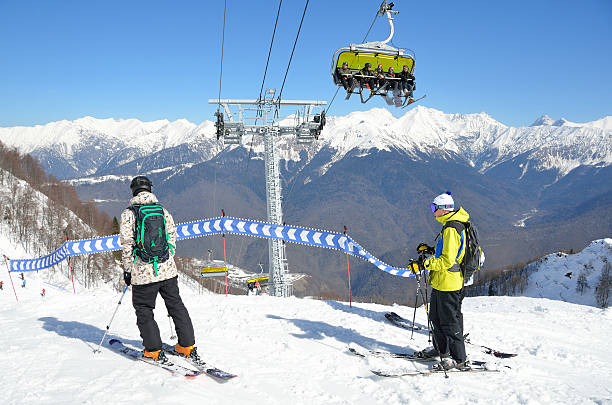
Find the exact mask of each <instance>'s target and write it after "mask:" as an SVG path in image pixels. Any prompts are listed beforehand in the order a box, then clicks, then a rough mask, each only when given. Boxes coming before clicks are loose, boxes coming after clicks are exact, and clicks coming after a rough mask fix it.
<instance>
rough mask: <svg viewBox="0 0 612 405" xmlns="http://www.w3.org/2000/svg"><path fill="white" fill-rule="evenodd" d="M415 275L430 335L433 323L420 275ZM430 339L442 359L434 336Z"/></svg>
mask: <svg viewBox="0 0 612 405" xmlns="http://www.w3.org/2000/svg"><path fill="white" fill-rule="evenodd" d="M415 277H417V283H418V285H419V292H420V293H421V299H422V300H423V306H424V307H425V312H426V313H427V328H428V329H429V334H430V336H431V334H432V330H433V324H432V323H431V318H430V317H429V310H428V309H427V301H425V296H424V294H423V289H422V287H421V283H420V276H419V275H418V274H415ZM426 279H427V278H426ZM425 281H426V282H427V280H425ZM425 291H427V287H426V289H425ZM432 340H433V346H434V348H435V349H436V351H437V352H438V354H439V355H440V359H442V357H441V356H442V354H441V353H440V349H439V348H438V344H437V343H436V337H435V336H434V337H433V339H432ZM442 370H444V378H448V373H447V372H446V369H445V368H444V367H442Z"/></svg>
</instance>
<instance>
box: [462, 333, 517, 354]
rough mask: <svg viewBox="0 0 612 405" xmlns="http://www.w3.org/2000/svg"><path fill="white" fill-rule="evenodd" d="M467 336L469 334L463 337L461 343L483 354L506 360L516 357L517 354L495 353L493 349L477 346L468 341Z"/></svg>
mask: <svg viewBox="0 0 612 405" xmlns="http://www.w3.org/2000/svg"><path fill="white" fill-rule="evenodd" d="M468 335H469V333H466V334H465V335H463V341H464V342H465V343H467V344H469V345H472V346H477V347H480V348H481V349H482V351H483V353H486V354H490V355H492V356H495V357H498V358H500V359H508V358H510V357H516V356H518V354H517V353H504V352H500V351H497V350H495V349H491V348H490V347H487V346H483V345H479V344H476V343H472V342H471V341H470V339H469V338H468Z"/></svg>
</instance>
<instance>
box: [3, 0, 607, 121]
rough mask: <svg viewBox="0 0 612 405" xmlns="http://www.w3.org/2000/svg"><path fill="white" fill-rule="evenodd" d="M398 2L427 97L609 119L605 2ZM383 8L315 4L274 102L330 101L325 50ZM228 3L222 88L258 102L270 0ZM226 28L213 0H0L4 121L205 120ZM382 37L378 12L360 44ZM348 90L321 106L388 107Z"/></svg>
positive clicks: (399, 22) (356, 32) (438, 103)
mask: <svg viewBox="0 0 612 405" xmlns="http://www.w3.org/2000/svg"><path fill="white" fill-rule="evenodd" d="M395 3H396V7H395V8H396V9H397V10H399V11H400V14H399V15H398V16H397V17H396V20H395V23H396V33H395V36H394V38H393V43H394V44H395V45H397V46H398V47H404V48H410V49H414V50H415V51H416V70H415V74H416V78H417V91H416V95H422V94H424V93H426V94H427V98H426V99H425V100H423V102H422V104H423V105H425V106H428V107H432V108H436V109H439V110H442V111H444V112H447V113H478V112H481V111H484V112H486V113H488V114H490V115H491V116H492V117H493V118H495V119H497V120H499V121H501V122H503V123H504V124H507V125H514V126H519V125H529V124H530V123H531V122H533V121H534V120H535V119H536V118H538V117H539V116H540V115H542V114H548V115H550V116H551V117H553V118H555V119H556V118H560V117H565V118H566V119H568V120H570V121H575V122H585V121H592V120H595V119H598V118H601V117H603V116H606V115H612V1H609V0H584V1H580V2H578V1H563V0H558V1H549V0H541V1H522V0H515V1H511V2H497V1H490V0H489V1H479V0H474V1H470V0H467V1H462V2H457V1H431V0H411V1H407V0H397V1H395ZM253 4H256V5H257V7H254V6H253ZM379 4H380V1H379V0H369V1H362V0H352V1H349V2H339V1H327V0H311V1H310V4H309V7H308V10H307V13H306V17H305V19H304V24H303V27H302V32H301V34H300V38H299V40H298V45H297V48H296V52H295V54H294V57H293V61H292V64H291V67H290V70H289V75H288V77H287V82H286V84H285V88H284V90H283V98H284V99H319V100H327V101H330V100H331V98H332V97H333V95H334V93H335V90H336V88H335V86H334V85H333V83H332V80H331V76H330V65H331V58H332V55H333V53H334V52H335V50H336V49H338V48H340V47H343V46H347V45H348V44H349V43H359V42H361V40H362V39H363V37H364V35H365V33H366V31H367V30H368V27H369V26H370V24H371V22H372V19H373V18H374V15H375V12H376V9H377V7H378V5H379ZM227 5H228V9H227V26H226V35H225V51H224V62H223V63H224V65H223V80H222V89H221V90H222V92H221V95H222V97H224V98H257V96H258V95H259V90H260V87H261V84H262V79H263V73H264V68H265V62H266V57H267V55H268V49H269V45H270V39H271V36H272V30H273V27H274V19H275V16H276V10H277V7H278V1H276V0H274V1H259V2H251V1H238V0H227ZM304 5H305V1H297V0H285V1H284V2H283V6H282V8H281V13H280V19H279V26H278V28H277V34H276V38H275V43H274V48H273V50H272V57H271V60H270V67H269V70H268V74H267V79H266V83H265V85H266V86H265V87H276V88H280V86H281V84H282V80H283V76H284V73H285V69H286V67H287V63H288V61H289V55H290V52H291V48H292V46H293V41H294V39H295V35H296V33H297V28H298V25H299V21H300V18H301V15H302V12H303V9H304ZM222 23H223V1H215V2H212V1H174V2H170V1H121V2H120V1H111V0H107V1H67V0H62V1H17V0H1V1H0V50H1V52H2V54H1V55H2V56H1V57H0V126H14V125H35V124H44V123H47V122H50V121H58V120H62V119H68V120H73V119H76V118H79V117H83V116H86V115H90V116H93V117H97V118H108V117H113V118H138V119H141V120H146V121H150V120H156V119H169V120H176V119H179V118H186V119H188V120H189V121H192V122H195V123H200V122H202V121H203V120H206V119H208V120H212V119H213V112H214V111H215V110H216V107H215V106H213V105H209V104H208V99H209V98H217V97H218V93H219V71H220V55H221V31H222ZM388 32H389V28H388V24H387V23H386V21H385V20H384V19H383V18H378V20H377V21H376V24H375V25H374V28H373V29H372V31H371V32H370V34H369V36H368V40H382V39H385V38H386V37H387V35H388ZM353 98H354V99H355V100H351V101H348V102H347V101H345V100H344V97H343V96H342V94H339V95H338V97H337V98H336V100H335V101H334V103H333V105H332V107H331V109H330V111H329V113H330V114H332V115H344V114H348V113H349V112H351V111H355V110H367V109H370V108H373V107H386V104H385V103H384V101H383V100H372V101H371V102H369V103H368V104H365V105H362V104H361V103H359V102H358V101H357V97H353ZM388 108H390V109H393V107H388ZM392 111H393V113H394V114H396V115H401V114H403V113H405V112H406V110H398V111H395V110H394V109H393V110H392Z"/></svg>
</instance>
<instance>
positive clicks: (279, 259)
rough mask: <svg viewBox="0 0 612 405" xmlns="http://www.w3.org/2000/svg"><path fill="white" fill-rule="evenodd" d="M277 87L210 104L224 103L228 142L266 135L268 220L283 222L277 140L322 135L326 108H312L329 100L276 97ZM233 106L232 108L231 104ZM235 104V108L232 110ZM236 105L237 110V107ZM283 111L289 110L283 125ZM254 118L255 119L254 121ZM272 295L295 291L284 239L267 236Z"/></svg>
mask: <svg viewBox="0 0 612 405" xmlns="http://www.w3.org/2000/svg"><path fill="white" fill-rule="evenodd" d="M274 95H275V89H268V90H266V93H265V96H264V98H263V99H256V100H247V99H216V100H215V99H211V100H208V102H209V104H219V105H220V106H223V111H224V112H225V115H226V116H224V114H223V112H221V111H217V112H216V113H215V116H216V121H217V122H216V124H215V128H216V135H217V139H220V138H223V142H224V143H225V144H240V142H241V140H242V137H243V136H244V135H247V134H250V135H252V136H256V135H261V136H263V142H264V159H265V172H266V202H267V215H268V222H270V223H273V224H278V225H282V224H283V211H282V187H281V182H280V153H279V151H278V147H277V141H278V138H279V137H280V136H283V135H293V136H295V137H296V138H297V142H298V143H299V144H308V143H312V142H313V141H315V140H317V139H318V138H319V135H320V134H321V130H322V129H323V127H324V126H325V111H321V113H319V114H314V113H313V109H314V108H315V107H320V106H323V105H325V104H327V102H325V101H312V100H278V99H274ZM230 107H231V108H230ZM232 108H233V110H234V111H232ZM236 109H237V111H235V110H236ZM281 111H283V113H284V114H286V113H287V112H290V114H287V116H286V117H285V118H290V119H283V125H280V123H279V122H280V120H281V119H282V118H283V117H282V116H281ZM251 122H252V123H251ZM268 258H269V277H270V278H269V290H270V295H273V296H277V297H287V296H291V295H293V288H292V284H291V282H290V281H289V279H288V273H289V267H288V264H287V256H286V254H285V245H284V243H283V242H282V241H281V240H277V239H268Z"/></svg>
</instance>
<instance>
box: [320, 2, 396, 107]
mask: <svg viewBox="0 0 612 405" xmlns="http://www.w3.org/2000/svg"><path fill="white" fill-rule="evenodd" d="M385 2H386V0H383V2H382V3H380V6H378V10H376V14H375V15H374V19H373V20H372V24H370V28H368V31H367V32H366V34H365V36H364V37H363V40H362V41H361V42H362V43H364V42H365V41H366V39H368V35H369V34H370V31H371V30H372V27H373V26H374V23H375V22H376V19H377V18H378V14H380V8H381V7H382V6H383V5H384V4H385ZM338 90H340V87H338V88H337V89H336V93H335V94H334V97H332V99H331V101H330V102H329V103H327V109H326V110H325V114H326V115H327V112H328V111H329V109H330V108H331V106H332V103H333V102H334V100H335V99H336V96H337V95H338Z"/></svg>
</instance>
